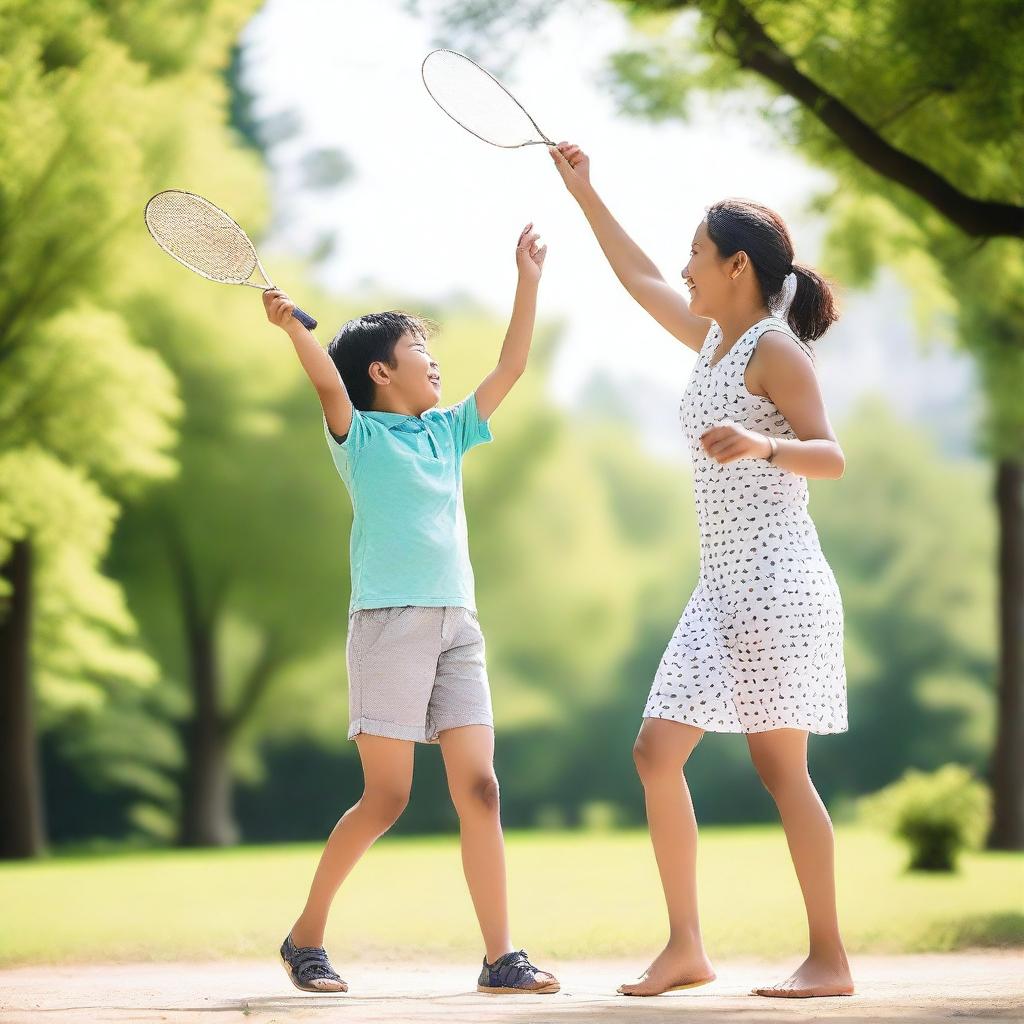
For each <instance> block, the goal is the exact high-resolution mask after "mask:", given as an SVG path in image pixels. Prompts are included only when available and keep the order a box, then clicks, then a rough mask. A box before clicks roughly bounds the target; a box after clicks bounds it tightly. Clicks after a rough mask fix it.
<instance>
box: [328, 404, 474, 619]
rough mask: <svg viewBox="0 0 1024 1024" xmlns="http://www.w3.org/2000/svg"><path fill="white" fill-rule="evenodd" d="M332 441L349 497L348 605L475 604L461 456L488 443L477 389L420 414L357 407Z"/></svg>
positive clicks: (371, 606) (356, 607)
mask: <svg viewBox="0 0 1024 1024" xmlns="http://www.w3.org/2000/svg"><path fill="white" fill-rule="evenodd" d="M324 433H325V434H326V436H327V443H328V445H329V446H330V449H331V455H332V457H333V458H334V464H335V466H337V468H338V473H339V474H340V475H341V479H342V480H344V482H345V486H346V487H347V488H348V492H349V495H350V496H351V498H352V511H353V518H352V537H351V541H350V549H351V575H352V600H351V603H350V605H349V610H350V611H353V612H354V611H357V610H359V609H360V608H396V607H400V606H402V605H426V606H431V607H443V606H446V605H458V606H461V607H463V608H469V609H470V610H471V611H475V610H476V597H475V590H474V585H473V566H472V565H471V564H470V561H469V538H468V535H467V532H466V512H465V509H464V508H463V505H462V457H463V455H465V454H466V452H468V451H469V449H470V448H472V447H473V446H474V445H478V444H481V443H483V442H485V441H490V440H491V431H490V428H489V427H488V425H487V423H486V422H485V421H482V420H481V419H480V416H479V414H478V412H477V407H476V395H475V394H472V395H470V396H469V397H468V398H467V399H465V401H462V402H460V403H459V404H458V405H456V406H453V407H452V408H450V409H428V410H427V412H425V413H424V414H423V415H422V416H403V415H400V414H398V413H391V412H366V411H361V410H359V409H353V410H352V426H351V427H350V428H349V432H348V434H347V435H346V436H345V438H344V440H343V441H341V442H340V443H339V442H338V440H337V439H336V438H335V437H334V435H333V434H332V433H331V431H330V429H329V428H328V426H327V422H326V420H325V421H324Z"/></svg>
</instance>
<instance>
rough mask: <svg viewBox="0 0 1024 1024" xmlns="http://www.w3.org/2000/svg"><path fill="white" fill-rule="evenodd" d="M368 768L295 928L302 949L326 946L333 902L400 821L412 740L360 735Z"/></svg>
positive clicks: (331, 840)
mask: <svg viewBox="0 0 1024 1024" xmlns="http://www.w3.org/2000/svg"><path fill="white" fill-rule="evenodd" d="M356 747H357V748H358V750H359V760H360V761H361V762H362V766H363V795H362V796H361V797H360V798H359V800H358V802H357V803H355V804H353V805H352V807H350V808H349V809H348V810H347V811H346V812H345V814H344V815H343V816H342V818H341V820H340V821H339V822H338V824H337V825H335V826H334V830H333V831H332V832H331V835H330V838H329V839H328V840H327V845H326V846H325V847H324V852H323V853H322V854H321V855H320V863H319V864H318V865H317V869H316V874H315V875H314V876H313V884H312V885H311V886H310V890H309V896H308V897H307V899H306V906H305V908H304V909H303V911H302V913H301V914H300V915H299V919H298V920H297V921H296V922H295V924H294V925H293V926H292V933H291V934H292V942H294V943H295V945H296V946H322V945H323V944H324V929H325V928H326V926H327V915H328V913H329V911H330V909H331V902H332V901H333V899H334V895H335V893H336V892H337V891H338V888H339V887H340V886H341V883H342V882H344V881H345V879H346V878H347V877H348V874H349V872H350V871H351V870H352V868H353V867H355V865H356V863H357V861H358V860H359V858H360V857H362V855H363V854H364V853H366V851H367V850H368V849H369V848H370V847H371V846H372V845H373V842H374V840H375V839H377V837H378V836H380V835H383V833H385V832H386V831H387V830H388V829H389V828H391V826H392V825H393V824H394V823H395V822H396V821H397V820H398V818H399V816H400V815H401V813H402V811H404V810H405V807H406V804H407V803H408V802H409V790H410V788H411V786H412V767H413V750H414V747H415V743H413V741H412V740H393V739H389V738H387V737H384V736H369V735H367V734H366V733H361V734H360V735H359V736H357V737H356Z"/></svg>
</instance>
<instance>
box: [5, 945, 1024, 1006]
mask: <svg viewBox="0 0 1024 1024" xmlns="http://www.w3.org/2000/svg"><path fill="white" fill-rule="evenodd" d="M551 966H552V968H553V969H556V970H557V972H558V975H559V977H560V978H561V980H562V991H561V992H560V993H559V994H558V995H555V996H532V997H531V996H514V997H499V996H485V995H478V994H477V993H476V992H475V991H474V989H475V982H474V977H473V971H472V966H471V965H469V966H463V965H459V964H451V963H443V964H433V963H422V962H421V963H413V964H400V963H394V964H383V965H382V964H379V963H377V964H370V963H365V964H360V963H351V964H347V965H346V967H345V971H344V972H343V973H344V976H345V977H346V978H347V979H348V981H349V984H350V986H351V989H352V991H351V993H350V994H348V995H344V996H340V997H326V996H309V995H305V994H303V993H301V992H297V991H295V989H293V988H292V987H291V986H290V985H289V984H288V981H287V979H286V978H285V976H284V972H283V971H282V970H281V968H280V967H278V966H276V965H275V964H274V963H272V962H271V963H262V962H227V963H220V964H189V963H161V964H116V965H109V966H104V965H94V964H90V965H82V966H77V965H68V966H56V967H46V968H44V967H15V968H8V969H6V970H2V971H0V1021H2V1022H3V1024H16V1022H17V1024H20V1022H23V1021H25V1022H27V1021H32V1022H35V1024H38V1022H40V1021H60V1022H70V1021H74V1022H79V1021H82V1022H84V1021H89V1022H105V1021H129V1020H130V1021H168V1022H179V1021H204V1020H207V1021H209V1022H210V1024H235V1022H236V1021H253V1020H258V1021H265V1022H267V1024H269V1022H271V1021H291V1020H296V1021H298V1020H317V1021H345V1022H347V1024H352V1022H359V1024H362V1022H364V1021H366V1022H371V1021H395V1022H411V1024H415V1022H420V1021H423V1022H427V1021H444V1022H446V1024H460V1022H467V1024H469V1022H472V1024H484V1022H490V1021H513V1022H515V1021H528V1022H530V1024H546V1022H548V1021H552V1022H557V1021H565V1022H573V1021H577V1022H583V1021H588V1022H589V1021H594V1022H598V1024H626V1022H644V1024H658V1022H661V1021H669V1020H671V1021H686V1022H687V1024H689V1022H691V1021H708V1022H716V1024H732V1022H736V1021H744V1022H751V1021H756V1022H758V1024H760V1022H762V1021H766V1022H768V1021H790V1020H815V1021H817V1020H837V1021H869V1020H870V1021H884V1020H896V1021H900V1020H913V1021H943V1020H948V1019H950V1018H956V1020H957V1021H958V1022H959V1021H972V1020H977V1021H981V1020H986V1021H990V1020H1017V1021H1019V1020H1021V1019H1024V957H1022V956H1021V954H1020V953H1011V952H998V953H990V952H976V953H953V954H924V955H919V956H895V957H879V956H866V957H859V958H857V959H856V960H855V961H854V970H855V973H856V977H857V981H858V986H859V992H858V994H857V995H856V996H854V997H852V998H846V999H808V1000H785V1001H783V1000H777V1001H776V1000H768V999H759V998H757V997H752V996H748V995H747V994H746V993H747V992H748V991H749V989H750V987H751V985H753V984H755V983H763V982H765V981H771V980H777V979H779V978H781V977H783V976H784V973H785V970H786V967H787V966H792V965H782V964H766V963H759V962H754V961H733V962H727V963H721V964H719V965H718V971H719V980H718V981H717V982H715V983H714V984H713V985H710V986H708V987H707V988H703V989H696V990H694V991H692V992H689V993H675V994H672V995H666V996H660V997H658V998H655V999H626V998H624V997H622V996H616V995H614V992H615V987H616V985H617V984H618V983H619V982H620V981H622V980H625V979H626V978H628V977H629V975H630V973H631V972H633V971H635V968H636V966H637V965H636V964H635V963H632V962H630V963H624V962H620V961H596V962H588V963H582V962H579V963H571V962H566V963H560V964H552V965H551Z"/></svg>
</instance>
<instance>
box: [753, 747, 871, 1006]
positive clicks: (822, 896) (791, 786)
mask: <svg viewBox="0 0 1024 1024" xmlns="http://www.w3.org/2000/svg"><path fill="white" fill-rule="evenodd" d="M747 743H748V745H749V746H750V756H751V758H752V759H753V762H754V767H755V768H756V769H757V773H758V775H760V776H761V781H762V782H763V783H764V785H765V788H766V789H767V790H768V792H769V793H771V795H772V798H773V799H774V800H775V805H776V806H777V807H778V809H779V815H780V817H781V818H782V827H783V829H784V830H785V832H786V841H787V842H788V843H789V852H790V855H791V856H792V858H793V866H794V868H796V875H797V879H798V880H799V882H800V891H801V892H802V893H803V897H804V906H805V908H806V910H807V931H808V937H809V940H810V952H809V953H808V956H807V959H806V960H805V961H804V962H803V963H802V964H801V965H800V966H799V967H798V968H797V969H796V970H795V971H794V972H793V973H792V974H791V975H790V976H789V977H788V978H787V979H786V980H785V981H783V982H781V983H780V984H778V985H772V986H769V987H768V988H758V989H755V990H754V991H755V993H756V994H757V995H768V996H787V995H789V996H792V995H798V994H799V995H821V996H825V995H850V994H851V993H852V992H853V978H852V977H851V975H850V964H849V962H848V961H847V958H846V950H845V948H844V947H843V940H842V939H841V938H840V935H839V915H838V912H837V910H836V882H835V838H834V836H833V834H832V822H831V820H830V819H829V816H828V811H827V810H826V809H825V805H824V804H823V803H822V802H821V797H819V796H818V791H817V790H816V789H815V788H814V783H813V782H811V777H810V775H809V774H808V771H807V733H806V732H804V731H803V730H800V729H773V730H771V731H770V732H761V733H751V734H750V735H749V736H748V737H747Z"/></svg>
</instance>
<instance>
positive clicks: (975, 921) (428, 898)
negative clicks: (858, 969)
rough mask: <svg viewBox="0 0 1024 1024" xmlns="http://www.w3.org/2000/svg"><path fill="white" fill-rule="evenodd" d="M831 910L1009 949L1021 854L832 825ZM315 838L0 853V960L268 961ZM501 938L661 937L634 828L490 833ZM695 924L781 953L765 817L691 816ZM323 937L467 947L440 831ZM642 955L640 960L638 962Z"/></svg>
mask: <svg viewBox="0 0 1024 1024" xmlns="http://www.w3.org/2000/svg"><path fill="white" fill-rule="evenodd" d="M838 844H839V883H840V885H839V896H840V914H841V921H842V924H843V929H844V933H845V936H846V940H847V944H848V946H849V947H850V949H851V951H854V952H857V951H869V950H870V951H876V952H882V951H885V952H896V951H920V950H948V949H956V948H963V947H966V946H973V945H1009V944H1024V895H1022V894H1024V858H1021V857H1019V856H1016V855H1013V854H998V853H985V854H971V855H968V856H965V857H964V858H963V861H962V863H961V868H960V871H959V873H957V874H955V875H947V876H926V875H908V874H906V873H905V872H904V871H903V862H904V852H903V850H902V848H901V847H899V846H898V845H897V844H895V843H894V842H892V841H890V840H888V839H887V838H885V837H884V836H881V835H879V834H877V833H874V832H869V831H865V830H862V829H859V828H853V827H840V828H839V829H838ZM319 850H320V847H319V846H318V845H308V844H304V845H301V846H265V847H242V848H238V849H232V850H213V851H178V850H174V851H157V852H145V853H124V854H115V855H106V856H99V855H96V856H83V857H70V856H57V857H54V858H52V859H49V860H46V861H41V862H38V863H16V864H5V865H2V866H0V922H2V925H0V963H15V962H22V961H39V960H44V961H72V960H73V961H86V960H107V959H115V958H116V959H134V960H156V959H169V958H178V957H180V958H189V959H193V958H206V957H210V956H224V957H239V956H268V955H271V954H272V953H273V952H274V951H275V950H276V948H277V945H278V944H279V942H280V940H281V939H282V938H283V936H284V934H285V932H286V931H287V929H288V927H289V925H290V924H291V922H292V920H293V919H294V917H295V915H296V914H297V912H298V909H299V908H300V907H301V905H302V901H303V899H304V897H305V892H306V886H307V884H308V881H309V879H310V877H311V875H312V872H313V868H314V865H315V863H316V858H317V856H318V854H319ZM508 856H509V873H510V880H511V899H512V910H513V941H514V942H516V943H518V944H519V945H523V946H526V948H527V949H529V950H530V951H531V952H532V953H536V955H537V956H538V957H540V958H542V959H548V958H552V957H557V958H570V957H588V956H620V955H627V956H636V957H637V958H638V964H639V961H640V960H643V959H644V957H646V956H649V955H650V954H651V953H653V952H654V951H656V950H657V949H658V948H659V943H660V942H661V941H662V940H663V939H664V935H665V915H664V910H663V907H662V903H661V895H660V889H659V885H658V878H657V871H656V868H655V864H654V859H653V856H652V854H651V851H650V846H649V843H648V839H647V836H646V834H645V833H643V832H632V831H631V832H615V833H595V832H589V833H588V832H547V833H531V832H512V833H509V835H508ZM700 858H701V859H700V897H701V902H702V906H701V912H702V917H703V923H704V934H705V939H706V942H707V946H708V949H709V951H710V952H711V955H712V956H713V957H716V956H717V957H727V956H735V955H763V956H788V955H791V954H796V953H798V952H799V951H800V948H801V946H802V944H803V942H804V936H805V932H804V922H803V917H802V910H801V903H800V894H799V890H798V888H797V885H796V881H795V878H794V876H793V872H792V868H791V866H790V864H789V858H788V853H787V849H786V844H785V840H784V838H783V835H782V832H781V830H780V829H777V828H771V827H743V828H706V829H704V830H703V831H702V840H701V854H700ZM327 945H328V947H329V949H330V950H331V952H332V955H334V956H335V958H336V960H337V961H339V962H344V961H345V960H346V959H349V958H352V957H354V956H366V955H372V956H385V957H389V958H390V957H395V956H411V955H417V956H418V955H429V956H435V957H441V958H449V957H456V956H458V957H462V956H466V957H474V958H475V957H477V956H479V955H480V941H479V938H478V935H477V931H476V924H475V920H474V918H473V913H472V907H471V905H470V902H469V897H468V894H467V892H466V888H465V884H464V882H463V878H462V869H461V864H460V861H459V854H458V846H457V841H456V839H455V838H454V837H450V836H444V837H431V838H400V837H395V838H390V837H386V838H385V839H383V840H382V841H381V842H380V843H378V845H377V846H376V847H374V849H373V850H371V851H370V853H369V855H368V856H367V857H366V858H365V859H364V861H363V862H362V864H360V865H359V867H358V868H357V869H356V871H355V873H354V874H353V875H352V877H351V878H350V879H349V881H348V883H347V884H346V886H345V887H344V888H343V889H342V891H341V893H340V895H339V897H338V900H337V902H336V903H335V908H334V917H333V920H332V921H331V925H330V929H329V931H328V935H327ZM641 966H642V965H641Z"/></svg>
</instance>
